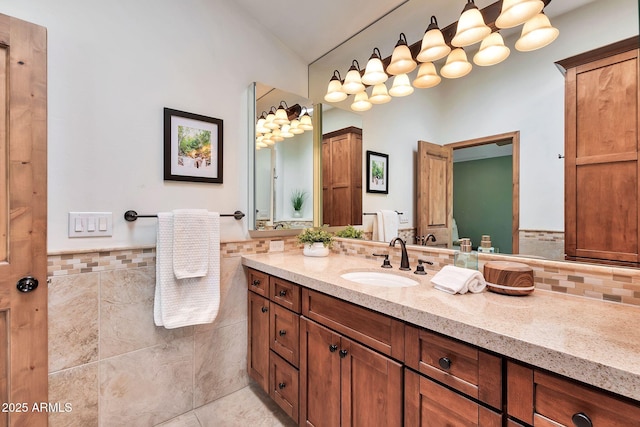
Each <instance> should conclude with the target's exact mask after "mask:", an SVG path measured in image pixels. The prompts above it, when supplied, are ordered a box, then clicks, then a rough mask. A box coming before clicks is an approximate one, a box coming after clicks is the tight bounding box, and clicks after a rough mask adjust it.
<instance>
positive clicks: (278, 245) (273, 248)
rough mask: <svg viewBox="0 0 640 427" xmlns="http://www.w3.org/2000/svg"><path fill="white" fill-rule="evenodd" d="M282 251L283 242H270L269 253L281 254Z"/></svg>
mask: <svg viewBox="0 0 640 427" xmlns="http://www.w3.org/2000/svg"><path fill="white" fill-rule="evenodd" d="M282 251H284V240H270V241H269V252H282Z"/></svg>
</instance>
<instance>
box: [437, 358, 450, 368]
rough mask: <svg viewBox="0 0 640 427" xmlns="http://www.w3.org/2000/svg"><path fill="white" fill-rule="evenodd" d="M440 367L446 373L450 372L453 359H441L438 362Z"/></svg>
mask: <svg viewBox="0 0 640 427" xmlns="http://www.w3.org/2000/svg"><path fill="white" fill-rule="evenodd" d="M438 365H440V367H441V368H442V369H444V370H445V371H448V370H449V369H451V359H449V358H448V357H441V358H440V359H439V360H438Z"/></svg>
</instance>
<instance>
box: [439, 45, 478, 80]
mask: <svg viewBox="0 0 640 427" xmlns="http://www.w3.org/2000/svg"><path fill="white" fill-rule="evenodd" d="M471 68H473V66H472V65H471V63H470V62H469V61H468V60H467V54H466V52H465V51H464V49H463V48H461V47H459V48H456V49H453V50H452V51H451V53H450V54H449V56H448V57H447V62H446V64H444V65H443V67H442V68H441V69H440V74H441V75H442V77H446V78H448V79H457V78H460V77H464V76H466V75H467V74H469V73H470V72H471Z"/></svg>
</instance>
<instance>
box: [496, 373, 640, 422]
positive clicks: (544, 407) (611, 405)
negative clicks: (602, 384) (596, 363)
mask: <svg viewBox="0 0 640 427" xmlns="http://www.w3.org/2000/svg"><path fill="white" fill-rule="evenodd" d="M507 414H508V416H509V417H510V421H511V422H512V423H513V424H512V425H514V426H519V425H522V424H519V422H523V423H526V424H528V425H533V426H542V427H562V426H567V427H590V426H596V427H597V426H621V427H622V426H637V425H640V406H639V405H638V404H637V403H635V404H634V403H633V402H630V401H629V400H627V399H624V398H621V397H618V396H614V395H611V394H610V393H607V392H604V391H602V390H598V389H596V388H593V387H590V386H587V385H584V384H580V383H578V382H576V381H573V380H570V379H567V378H564V377H560V376H558V375H554V374H550V373H547V372H545V371H543V370H540V369H537V368H531V367H528V366H523V365H521V364H519V363H516V362H511V361H510V362H507Z"/></svg>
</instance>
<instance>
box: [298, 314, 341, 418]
mask: <svg viewBox="0 0 640 427" xmlns="http://www.w3.org/2000/svg"><path fill="white" fill-rule="evenodd" d="M340 344H341V342H340V335H338V334H336V333H335V332H333V331H331V330H329V329H327V328H325V327H323V326H320V325H318V324H317V323H315V322H313V321H311V320H308V319H301V320H300V420H301V423H300V425H306V426H315V427H321V426H327V427H335V426H339V425H340V400H341V397H340V352H339V351H340Z"/></svg>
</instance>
